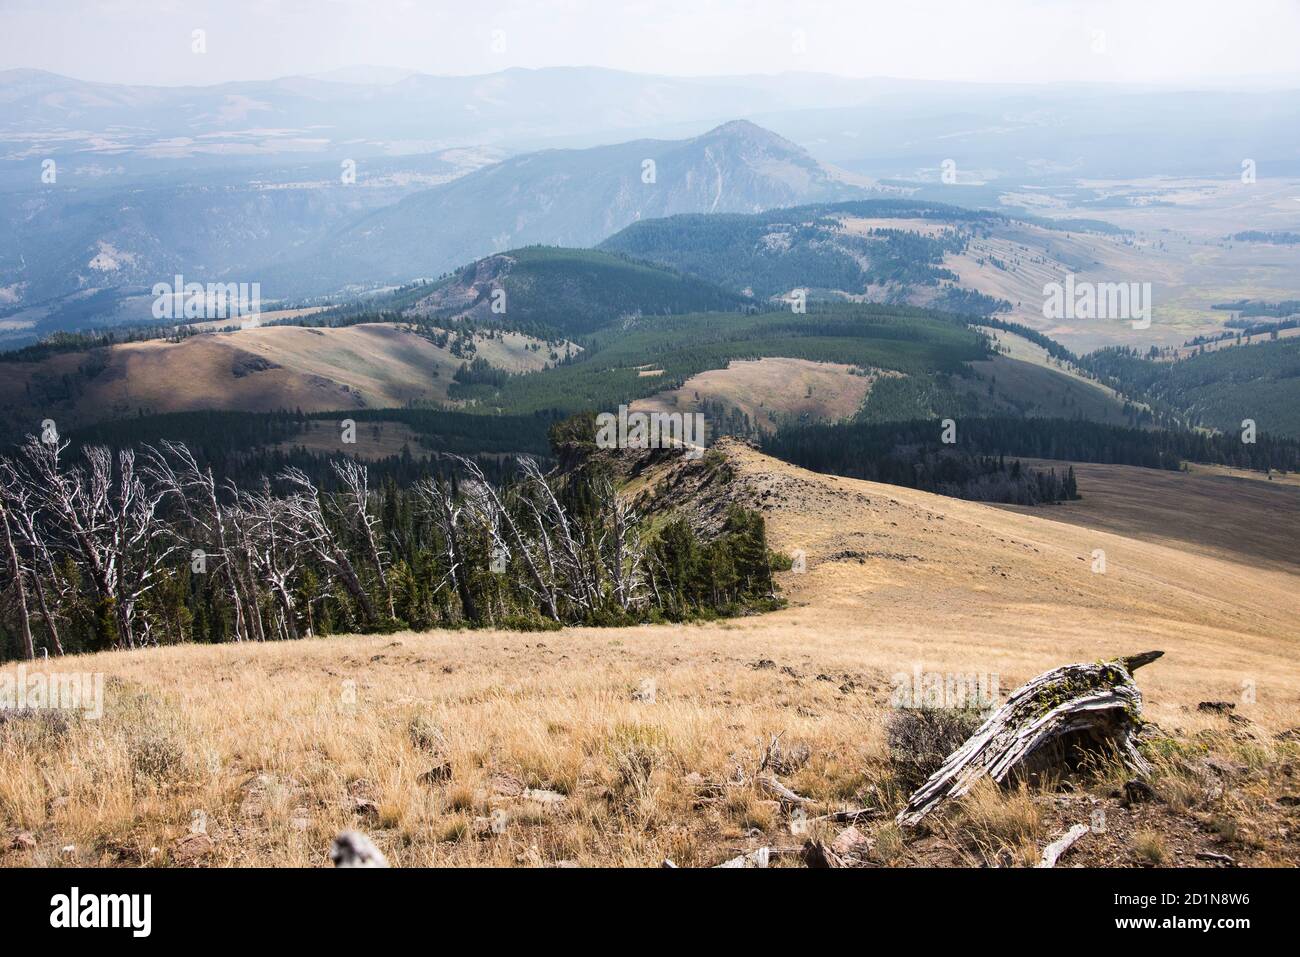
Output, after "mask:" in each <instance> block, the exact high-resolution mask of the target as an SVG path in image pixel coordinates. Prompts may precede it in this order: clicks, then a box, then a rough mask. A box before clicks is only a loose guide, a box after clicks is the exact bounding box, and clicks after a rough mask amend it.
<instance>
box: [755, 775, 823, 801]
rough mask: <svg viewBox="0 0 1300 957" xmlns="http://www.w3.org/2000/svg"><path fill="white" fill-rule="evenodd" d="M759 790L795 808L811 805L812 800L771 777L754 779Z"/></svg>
mask: <svg viewBox="0 0 1300 957" xmlns="http://www.w3.org/2000/svg"><path fill="white" fill-rule="evenodd" d="M754 781H755V783H757V784H758V786H759V788H761V789H762V790H764V791H766V792H767V793H768V794H771V795H772V796H773V797H775V798H776V799H777V800H778V801H781V802H782V803H784V804H793V805H795V806H796V807H798V806H800V805H804V804H812V803H813V800H812V798H806V797H804V796H803V795H802V794H796V793H795V792H794V791H791V790H790V789H789V788H788V787H786V786H785V785H784V784H782V783H781V782H780V781H778V780H777V779H776V778H773V777H766V776H760V777H757V778H755V779H754Z"/></svg>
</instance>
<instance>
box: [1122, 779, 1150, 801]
mask: <svg viewBox="0 0 1300 957" xmlns="http://www.w3.org/2000/svg"><path fill="white" fill-rule="evenodd" d="M1155 799H1156V792H1155V788H1153V787H1151V785H1150V784H1148V783H1147V782H1146V781H1143V780H1142V779H1141V778H1134V779H1133V780H1131V781H1125V782H1124V796H1123V801H1124V803H1125V804H1142V803H1143V802H1146V801H1154V800H1155Z"/></svg>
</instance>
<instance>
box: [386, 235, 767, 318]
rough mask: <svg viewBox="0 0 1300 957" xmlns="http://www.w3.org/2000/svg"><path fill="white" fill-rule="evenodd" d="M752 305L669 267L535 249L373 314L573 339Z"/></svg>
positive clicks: (471, 268)
mask: <svg viewBox="0 0 1300 957" xmlns="http://www.w3.org/2000/svg"><path fill="white" fill-rule="evenodd" d="M497 290H503V291H504V293H505V295H504V298H500V297H499V296H498V295H497ZM494 304H495V305H496V310H495V311H494V308H493V307H494ZM747 304H748V300H746V299H745V297H743V296H741V295H739V294H737V293H733V292H728V291H726V290H724V289H721V288H720V287H718V286H715V285H713V284H712V283H709V282H705V281H704V280H701V279H696V278H694V277H691V276H684V275H682V274H681V273H679V272H675V271H674V270H672V269H668V268H666V267H664V266H658V265H652V264H650V263H643V262H635V261H632V260H630V259H628V258H627V257H625V256H621V255H616V254H613V253H608V252H599V251H596V250H590V249H566V248H562V247H556V246H529V247H526V248H523V249H514V250H511V251H510V252H506V253H500V254H498V255H494V256H488V257H486V258H484V259H480V260H477V261H476V262H473V263H470V264H469V265H468V266H465V267H462V268H461V269H458V270H456V271H455V272H454V273H452V274H451V275H450V276H447V277H445V278H444V279H442V280H440V281H438V282H436V283H424V284H418V285H414V286H408V287H406V288H404V289H402V290H400V291H399V292H398V293H396V294H394V295H393V296H392V297H390V298H388V299H386V300H382V301H380V302H378V303H375V304H371V306H370V308H379V309H381V310H388V311H393V312H398V313H400V314H401V316H402V317H403V318H408V319H410V318H418V319H420V320H427V321H430V322H431V323H432V324H434V325H440V326H443V327H446V326H449V325H454V324H455V323H456V322H462V321H466V320H469V321H472V322H473V323H474V324H475V325H482V326H499V327H504V328H508V329H514V330H517V331H520V332H528V333H529V334H530V335H537V336H539V337H543V338H567V339H571V338H575V337H578V336H585V335H587V334H588V333H591V332H593V331H595V330H596V329H599V328H600V327H602V326H606V325H609V324H610V323H613V322H617V321H619V320H623V319H628V318H635V317H638V316H650V315H679V314H684V313H688V312H731V311H738V310H741V309H744V308H745V307H746V305H747Z"/></svg>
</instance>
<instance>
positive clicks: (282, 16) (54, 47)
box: [0, 0, 1300, 85]
mask: <svg viewBox="0 0 1300 957" xmlns="http://www.w3.org/2000/svg"><path fill="white" fill-rule="evenodd" d="M196 29H203V30H205V31H206V40H207V52H206V53H204V54H201V55H200V54H196V53H194V52H192V49H191V35H192V31H194V30H196ZM1298 48H1300V0H1115V2H1111V0H890V2H880V0H857V2H853V0H845V2H838V0H836V2H832V0H786V2H776V0H634V2H619V0H603V2H602V0H595V2H586V0H526V2H525V0H466V2H446V0H0V68H11V67H36V68H40V69H45V70H52V71H55V72H58V73H65V74H68V75H70V76H75V77H79V78H82V79H91V80H107V81H114V82H130V83H160V84H169V85H170V84H190V83H214V82H220V81H224V80H246V79H265V78H270V77H275V76H284V75H288V74H300V73H317V72H323V71H328V70H333V69H337V68H340V67H344V66H351V65H356V64H375V65H381V66H392V67H403V68H408V69H415V70H420V71H423V72H427V73H448V74H465V73H486V72H491V71H494V70H499V69H503V68H505V67H508V66H525V67H541V66H580V65H596V66H606V67H614V68H620V69H626V70H633V71H638V72H648V73H669V74H678V75H688V74H718V73H753V72H762V73H775V72H781V71H784V70H815V71H820V72H827V73H839V74H842V75H847V76H897V77H911V78H922V79H942V80H988V81H1025V82H1044V81H1077V80H1099V81H1126V82H1154V83H1176V84H1180V85H1204V84H1211V83H1213V84H1215V85H1221V84H1224V83H1225V82H1228V81H1236V80H1243V79H1244V80H1249V79H1250V78H1256V79H1258V78H1263V77H1274V78H1278V77H1283V76H1286V78H1287V79H1288V80H1294V79H1296V78H1297V76H1298V75H1300V65H1298V64H1297V49H1298Z"/></svg>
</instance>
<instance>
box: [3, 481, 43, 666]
mask: <svg viewBox="0 0 1300 957" xmlns="http://www.w3.org/2000/svg"><path fill="white" fill-rule="evenodd" d="M0 531H3V533H4V546H5V566H6V570H7V571H8V573H9V578H10V580H11V581H12V582H13V587H14V595H15V597H16V600H17V604H18V619H19V629H20V632H21V634H22V643H23V657H25V658H26V659H27V660H28V661H32V660H35V658H36V649H35V647H34V646H33V645H32V620H31V616H30V615H29V614H28V613H27V586H26V585H25V584H24V583H23V578H24V576H25V575H26V571H25V569H24V568H23V566H22V564H21V563H20V562H19V561H18V549H17V547H16V546H15V545H14V536H13V530H12V527H11V526H10V522H9V508H8V506H7V505H6V504H5V496H0Z"/></svg>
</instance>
